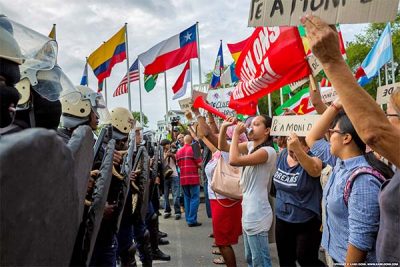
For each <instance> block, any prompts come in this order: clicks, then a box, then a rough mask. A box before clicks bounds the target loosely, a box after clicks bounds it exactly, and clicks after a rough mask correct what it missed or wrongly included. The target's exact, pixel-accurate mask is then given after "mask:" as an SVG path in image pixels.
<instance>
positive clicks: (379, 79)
mask: <svg viewBox="0 0 400 267" xmlns="http://www.w3.org/2000/svg"><path fill="white" fill-rule="evenodd" d="M378 85H379V87H380V86H381V69H379V70H378Z"/></svg>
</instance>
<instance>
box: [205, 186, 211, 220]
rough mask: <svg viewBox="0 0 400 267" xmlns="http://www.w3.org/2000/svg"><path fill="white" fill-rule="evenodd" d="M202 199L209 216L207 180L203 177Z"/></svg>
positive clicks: (209, 216)
mask: <svg viewBox="0 0 400 267" xmlns="http://www.w3.org/2000/svg"><path fill="white" fill-rule="evenodd" d="M203 186H204V201H205V204H206V213H207V217H208V218H211V205H210V199H209V198H208V182H207V178H205V179H204V183H203Z"/></svg>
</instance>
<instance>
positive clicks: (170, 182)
mask: <svg viewBox="0 0 400 267" xmlns="http://www.w3.org/2000/svg"><path fill="white" fill-rule="evenodd" d="M180 187H181V186H180V184H179V177H178V176H172V177H170V178H169V179H165V180H164V211H165V212H168V213H171V205H170V204H169V191H170V189H171V191H172V200H173V203H174V212H175V214H181V207H180V204H179V195H180V191H181V190H180Z"/></svg>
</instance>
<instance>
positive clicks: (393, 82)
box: [392, 53, 396, 84]
mask: <svg viewBox="0 0 400 267" xmlns="http://www.w3.org/2000/svg"><path fill="white" fill-rule="evenodd" d="M394 68H395V67H394V59H393V53H392V84H395V83H396V77H395V74H394V72H395V69H394Z"/></svg>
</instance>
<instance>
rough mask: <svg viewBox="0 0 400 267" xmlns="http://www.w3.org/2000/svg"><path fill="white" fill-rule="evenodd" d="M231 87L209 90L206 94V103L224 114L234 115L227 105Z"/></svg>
mask: <svg viewBox="0 0 400 267" xmlns="http://www.w3.org/2000/svg"><path fill="white" fill-rule="evenodd" d="M233 89H235V87H229V88H220V89H215V90H214V89H213V90H209V91H208V94H207V101H208V103H209V104H210V105H211V106H212V107H214V108H216V109H218V110H219V111H221V112H223V113H224V114H225V115H228V116H236V113H235V111H234V110H233V109H230V108H229V107H228V105H229V100H230V97H231V94H232V91H233Z"/></svg>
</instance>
